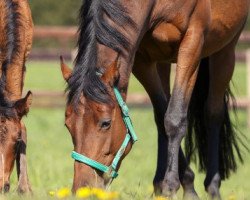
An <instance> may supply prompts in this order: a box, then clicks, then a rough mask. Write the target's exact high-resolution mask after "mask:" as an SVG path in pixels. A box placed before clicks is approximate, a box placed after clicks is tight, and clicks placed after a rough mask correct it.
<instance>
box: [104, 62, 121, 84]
mask: <svg viewBox="0 0 250 200" xmlns="http://www.w3.org/2000/svg"><path fill="white" fill-rule="evenodd" d="M118 76H119V72H118V57H117V58H116V60H115V61H114V62H113V63H112V64H111V65H110V66H109V67H107V68H106V70H105V72H104V74H103V75H102V77H101V78H102V80H103V81H104V82H105V83H108V84H111V85H113V84H114V82H115V80H116V79H117V78H118Z"/></svg>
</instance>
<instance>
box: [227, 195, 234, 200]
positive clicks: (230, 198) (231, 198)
mask: <svg viewBox="0 0 250 200" xmlns="http://www.w3.org/2000/svg"><path fill="white" fill-rule="evenodd" d="M228 200H236V196H235V195H234V194H231V195H230V196H229V197H228Z"/></svg>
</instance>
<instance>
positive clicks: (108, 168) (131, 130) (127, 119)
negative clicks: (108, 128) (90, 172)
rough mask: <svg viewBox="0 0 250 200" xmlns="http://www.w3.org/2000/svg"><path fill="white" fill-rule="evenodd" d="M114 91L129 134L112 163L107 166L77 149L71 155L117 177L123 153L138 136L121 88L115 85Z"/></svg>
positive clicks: (112, 176) (110, 175)
mask: <svg viewBox="0 0 250 200" xmlns="http://www.w3.org/2000/svg"><path fill="white" fill-rule="evenodd" d="M114 93H115V97H116V100H117V102H118V104H119V106H120V108H121V111H122V118H123V121H124V123H125V125H126V128H127V134H126V136H125V139H124V141H123V143H122V145H121V147H120V149H119V150H118V152H117V153H116V155H115V158H114V160H113V162H112V163H111V165H110V166H106V165H104V164H102V163H99V162H97V161H95V160H92V159H90V158H88V157H86V156H84V155H82V154H79V153H77V152H75V151H73V152H72V154H71V157H72V158H73V159H75V160H77V161H79V162H82V163H84V164H86V165H89V166H90V167H93V168H95V169H97V170H99V171H102V172H104V173H106V174H107V175H108V176H109V177H111V178H116V177H117V176H118V173H117V171H116V170H117V165H118V163H119V161H120V159H121V157H122V155H123V154H124V152H125V150H126V148H127V146H128V143H129V141H130V140H132V142H133V143H135V142H136V141H137V136H136V134H135V131H134V128H133V125H132V122H131V118H130V117H129V109H128V106H127V104H126V103H125V102H124V101H123V99H122V95H121V94H120V92H119V90H118V89H117V88H116V87H114Z"/></svg>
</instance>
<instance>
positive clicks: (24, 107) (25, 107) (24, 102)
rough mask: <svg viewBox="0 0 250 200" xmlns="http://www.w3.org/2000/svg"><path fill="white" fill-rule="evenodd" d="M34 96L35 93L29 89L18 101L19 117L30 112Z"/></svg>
mask: <svg viewBox="0 0 250 200" xmlns="http://www.w3.org/2000/svg"><path fill="white" fill-rule="evenodd" d="M32 97H33V95H32V93H31V91H29V92H28V93H27V94H26V96H25V97H24V98H23V99H20V100H18V101H16V103H15V108H16V110H17V113H18V115H19V117H22V116H24V115H27V114H28V112H29V108H30V106H31V103H32Z"/></svg>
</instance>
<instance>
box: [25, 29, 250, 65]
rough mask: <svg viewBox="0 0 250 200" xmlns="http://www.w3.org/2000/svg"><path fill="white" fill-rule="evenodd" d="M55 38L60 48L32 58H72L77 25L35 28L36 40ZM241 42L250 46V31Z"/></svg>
mask: <svg viewBox="0 0 250 200" xmlns="http://www.w3.org/2000/svg"><path fill="white" fill-rule="evenodd" d="M48 38H50V39H53V40H56V41H58V42H59V46H60V47H59V48H52V49H51V48H47V49H45V48H42V49H41V48H33V50H32V52H31V55H30V58H31V59H39V60H55V59H58V57H59V55H63V56H64V57H65V59H67V60H71V59H72V49H70V48H69V47H68V45H67V44H68V42H69V41H74V42H73V43H74V44H75V43H76V39H77V27H75V26H70V27H60V26H36V27H35V30H34V40H35V41H36V40H43V39H48ZM239 42H240V43H242V44H249V46H250V32H249V31H245V32H243V33H242V34H241V36H240V40H239ZM245 55H246V53H245V50H239V51H237V52H236V59H237V61H240V62H245V61H246V56H245Z"/></svg>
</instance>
